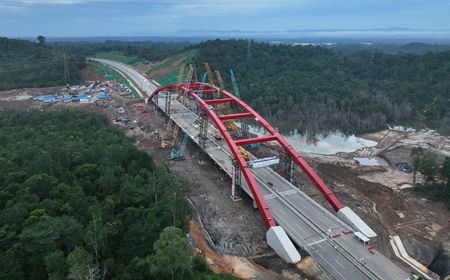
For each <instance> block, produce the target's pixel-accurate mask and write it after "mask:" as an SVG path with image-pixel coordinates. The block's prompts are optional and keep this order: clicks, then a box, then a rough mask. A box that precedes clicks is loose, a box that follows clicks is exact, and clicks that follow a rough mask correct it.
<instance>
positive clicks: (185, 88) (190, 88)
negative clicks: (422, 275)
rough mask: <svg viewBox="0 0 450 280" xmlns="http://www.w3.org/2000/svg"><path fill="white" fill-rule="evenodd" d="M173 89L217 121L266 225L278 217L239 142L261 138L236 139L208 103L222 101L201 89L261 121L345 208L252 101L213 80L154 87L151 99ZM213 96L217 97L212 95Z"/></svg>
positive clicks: (331, 198) (329, 198)
mask: <svg viewBox="0 0 450 280" xmlns="http://www.w3.org/2000/svg"><path fill="white" fill-rule="evenodd" d="M168 89H170V90H174V89H178V90H180V91H179V92H181V94H188V95H189V96H191V97H192V98H194V99H196V100H197V101H198V103H199V104H200V105H201V107H202V108H203V110H205V112H207V113H208V115H209V117H210V118H211V119H212V121H213V122H214V125H215V126H216V128H217V129H218V130H219V131H220V133H221V134H222V136H223V138H224V140H225V141H226V143H227V145H228V147H229V148H230V151H231V152H232V154H233V156H234V158H235V160H236V162H237V163H238V166H239V168H240V169H241V171H242V174H243V175H244V178H245V180H246V181H247V184H248V186H249V188H250V190H251V192H252V194H253V198H254V199H255V202H256V204H257V206H258V210H259V212H260V215H261V217H262V218H263V221H264V224H265V225H266V227H268V228H270V227H272V226H275V225H276V224H275V221H274V219H273V216H272V214H271V212H270V210H269V208H268V207H267V204H266V202H265V199H264V197H263V195H262V193H261V191H260V189H259V187H258V184H257V183H256V180H255V179H254V177H253V174H252V172H251V171H250V168H249V167H248V165H247V162H246V161H245V159H244V158H243V156H242V155H241V153H240V151H239V148H238V144H239V143H247V142H252V143H257V142H258V139H257V138H253V139H249V140H248V141H245V140H236V141H235V140H233V138H232V137H231V135H230V134H229V133H228V131H227V129H226V128H225V126H224V124H223V123H222V120H221V118H220V117H219V116H218V115H217V114H216V113H215V112H214V111H213V110H212V109H211V108H210V105H209V104H217V103H220V102H219V101H217V102H208V101H205V100H203V99H202V98H201V97H200V96H198V95H197V93H198V90H199V89H207V91H202V93H204V94H213V93H217V92H220V93H221V95H222V96H223V99H226V100H227V102H230V101H231V102H234V103H236V104H237V105H239V107H241V109H242V110H243V111H244V113H242V114H243V115H242V116H243V117H244V116H245V117H249V116H250V115H251V116H252V117H253V118H254V120H255V121H256V122H258V123H259V124H260V125H261V126H262V127H263V128H264V129H265V130H266V131H267V132H268V134H269V137H270V140H269V141H277V142H278V143H279V145H280V146H281V147H282V148H283V149H285V151H286V152H287V153H288V154H289V155H290V156H291V157H292V159H293V161H294V163H295V164H296V165H297V166H299V167H300V168H301V169H302V171H303V172H304V173H305V174H306V175H307V176H308V177H309V179H310V180H311V181H312V182H313V184H314V185H315V187H316V188H317V189H318V190H319V191H320V192H321V193H322V195H323V196H324V197H325V199H326V200H327V201H328V203H329V204H330V205H331V207H332V208H333V209H334V210H335V211H339V209H341V208H343V205H342V203H341V202H340V201H339V199H338V198H337V197H336V195H335V194H334V193H333V192H332V191H331V190H330V188H329V187H328V186H327V185H326V184H325V182H324V181H323V180H322V179H321V178H320V177H319V176H318V175H317V173H316V172H315V171H314V170H313V169H312V167H311V166H310V165H309V164H308V163H307V162H306V160H305V159H304V158H303V157H301V156H300V155H299V154H298V152H297V151H296V150H295V149H294V148H293V147H292V146H291V145H290V144H289V143H288V142H287V141H286V140H285V139H284V138H283V137H282V136H281V134H279V133H278V132H277V131H276V130H275V129H274V128H273V127H272V126H271V125H270V124H269V123H268V122H267V121H266V120H265V119H263V118H262V117H261V116H260V115H259V114H258V113H257V112H256V111H255V110H253V109H252V108H251V107H250V106H249V105H247V104H246V103H245V102H243V101H242V100H241V99H239V98H237V97H235V96H234V95H233V94H231V93H230V92H228V91H226V90H223V89H219V88H218V87H216V86H214V85H211V84H203V83H192V84H181V85H178V84H173V85H167V86H163V87H160V88H158V89H157V90H155V91H154V92H153V93H152V94H151V95H150V96H149V97H148V100H151V99H152V98H153V97H154V96H155V95H156V94H158V93H159V92H160V91H164V90H168ZM213 100H214V99H213ZM244 114H245V115H244ZM266 138H267V137H261V142H263V141H267V139H266Z"/></svg>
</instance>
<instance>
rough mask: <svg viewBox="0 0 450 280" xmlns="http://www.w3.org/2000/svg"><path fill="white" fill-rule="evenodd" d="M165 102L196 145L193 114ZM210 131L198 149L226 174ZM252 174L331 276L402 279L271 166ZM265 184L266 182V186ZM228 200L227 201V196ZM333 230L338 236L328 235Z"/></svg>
mask: <svg viewBox="0 0 450 280" xmlns="http://www.w3.org/2000/svg"><path fill="white" fill-rule="evenodd" d="M98 61H100V62H102V63H105V64H108V65H110V66H112V67H114V68H116V69H118V70H120V71H121V72H122V73H125V74H126V75H128V76H129V77H130V78H131V79H133V80H134V81H135V83H137V84H138V85H140V86H141V87H142V88H143V89H144V90H146V91H147V92H148V93H149V94H150V93H151V92H153V91H154V90H155V89H156V86H155V85H154V84H153V83H151V82H149V81H148V80H147V79H146V78H145V77H144V76H142V75H141V74H140V73H138V72H137V71H136V70H134V69H132V68H130V67H128V66H125V65H123V64H121V63H117V62H114V61H107V60H98ZM154 100H155V101H156V99H154ZM157 100H158V101H157V106H158V107H159V108H160V109H161V110H163V111H164V107H165V104H164V100H163V98H158V99H157ZM171 102H172V104H171V109H172V111H171V112H170V117H171V118H172V120H173V121H174V122H175V123H176V124H177V125H178V126H179V127H180V128H181V129H182V130H183V131H184V132H186V133H188V134H189V136H190V137H191V139H192V140H193V141H194V142H195V143H197V144H199V138H198V133H199V129H198V126H197V125H196V124H195V123H194V122H195V119H196V115H195V114H194V113H193V112H191V111H190V110H189V109H188V108H186V107H185V106H184V105H182V104H181V103H179V102H178V101H176V100H175V99H172V100H171ZM214 135H215V128H214V127H212V126H211V127H209V133H208V140H207V141H206V145H205V148H204V151H205V152H206V153H207V154H208V155H209V156H210V157H211V158H212V159H213V160H214V161H215V162H216V163H217V165H218V166H220V168H222V169H223V170H224V171H225V172H226V173H227V174H228V175H229V176H231V166H232V162H231V153H230V151H229V149H228V147H227V145H226V144H225V143H223V141H217V140H215V139H214V137H213V136H214ZM253 174H254V176H255V179H256V180H257V182H258V185H259V186H260V188H261V192H262V193H263V194H264V197H265V199H266V202H267V204H268V206H269V208H270V209H271V211H272V213H273V215H274V217H275V219H276V221H277V223H278V224H279V225H280V226H282V227H283V228H284V229H285V231H286V233H287V234H288V235H289V237H290V238H291V239H292V240H293V241H294V243H296V244H297V245H298V246H300V247H302V248H303V249H305V250H306V251H307V252H308V253H309V254H311V256H312V257H313V258H314V259H315V260H316V261H317V262H318V263H319V264H320V265H321V266H322V267H323V269H324V270H325V271H326V272H327V273H329V274H330V275H331V276H332V278H333V279H393V280H394V279H395V280H399V279H406V278H407V277H408V274H407V273H406V272H405V271H403V270H402V269H401V268H400V267H398V266H397V265H395V264H394V263H393V262H392V261H391V260H389V259H388V258H386V257H384V256H383V255H382V254H381V253H379V252H378V251H376V250H372V252H373V253H370V252H369V250H368V248H367V246H365V245H364V244H362V243H361V242H359V241H357V240H356V238H354V237H353V234H343V232H344V231H347V230H350V227H349V226H347V225H346V224H345V223H343V222H342V221H341V220H340V219H338V218H337V217H336V216H335V215H334V214H332V213H330V212H329V211H328V210H326V209H325V208H323V207H322V206H321V205H319V204H318V203H317V202H315V201H314V200H312V199H311V198H310V197H309V196H307V195H306V194H305V193H304V192H302V191H301V190H299V189H297V188H296V187H295V186H293V185H292V184H291V183H289V182H288V181H287V180H285V179H284V178H283V177H281V176H280V175H279V174H277V173H276V172H275V171H273V170H272V169H270V168H263V169H256V170H253ZM267 182H271V184H272V186H270V185H269V184H267ZM242 187H243V190H244V191H245V192H246V193H247V194H248V195H249V196H250V197H251V193H250V191H249V188H248V186H247V184H246V182H245V180H242ZM229 203H232V202H231V200H230V202H229ZM330 230H331V233H330ZM337 234H340V236H339V237H336V238H331V237H330V236H334V235H337Z"/></svg>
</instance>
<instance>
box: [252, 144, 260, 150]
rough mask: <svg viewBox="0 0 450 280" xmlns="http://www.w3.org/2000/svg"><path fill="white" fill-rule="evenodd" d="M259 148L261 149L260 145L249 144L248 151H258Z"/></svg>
mask: <svg viewBox="0 0 450 280" xmlns="http://www.w3.org/2000/svg"><path fill="white" fill-rule="evenodd" d="M260 148H261V144H260V143H253V144H250V149H252V150H259V149H260Z"/></svg>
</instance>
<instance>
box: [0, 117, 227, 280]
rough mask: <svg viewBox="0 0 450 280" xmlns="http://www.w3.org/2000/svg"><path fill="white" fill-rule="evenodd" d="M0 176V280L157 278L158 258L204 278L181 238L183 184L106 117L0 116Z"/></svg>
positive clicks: (192, 276) (191, 276)
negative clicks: (172, 235)
mask: <svg viewBox="0 0 450 280" xmlns="http://www.w3.org/2000/svg"><path fill="white" fill-rule="evenodd" d="M0 169H1V170H2V172H0V220H1V221H2V223H1V225H0V279H68V278H70V279H161V278H160V275H166V274H165V272H163V271H161V270H158V269H156V270H155V269H152V265H153V266H154V265H156V266H155V267H160V268H161V269H163V268H164V269H168V267H169V266H168V265H169V264H167V267H165V266H166V264H164V262H161V259H164V258H169V259H170V261H173V262H174V263H177V262H178V261H179V260H178V258H180V263H183V267H182V270H177V272H176V275H180V274H179V273H181V271H185V270H186V271H188V272H189V273H186V274H183V275H185V276H186V277H184V278H178V279H199V278H201V277H203V276H205V277H207V275H209V273H206V274H205V273H204V272H201V271H198V270H196V269H195V266H194V264H193V263H192V261H191V256H190V255H189V254H190V253H191V251H190V248H189V246H188V245H187V241H186V238H185V237H183V236H182V234H181V233H182V232H186V231H187V228H188V223H187V222H188V218H189V216H190V209H189V207H188V205H187V203H186V201H185V200H184V193H185V192H186V191H188V184H187V183H186V182H185V181H183V180H182V179H181V178H179V177H177V176H174V175H173V174H171V173H170V172H169V171H168V170H167V169H166V168H164V167H162V166H159V165H156V164H155V163H154V162H153V160H152V158H151V157H150V156H149V155H148V154H146V153H145V152H142V151H139V150H138V149H137V148H136V147H134V145H133V143H132V142H131V140H129V139H128V138H126V137H125V135H124V134H123V133H121V132H120V131H118V130H116V129H114V128H112V127H111V126H110V125H109V124H108V122H107V120H106V119H105V118H104V117H102V116H100V115H96V114H91V113H83V112H24V111H3V112H0ZM166 227H169V228H168V229H166V230H164V229H165V228H166ZM163 230H164V231H163ZM161 232H162V234H161V237H160V233H161ZM172 232H173V233H174V234H175V235H176V238H175V239H174V240H173V243H171V242H172V241H170V242H169V243H167V242H166V243H164V242H165V241H164V240H167V238H166V237H167V234H168V233H172ZM165 236H166V237H165ZM158 239H159V241H158V242H157V240H158ZM168 248H170V249H174V250H176V251H174V252H168V251H167V249H168ZM174 253H175V254H174ZM164 255H167V256H164ZM172 265H173V264H172ZM163 266H164V267H163ZM219 277H220V276H219Z"/></svg>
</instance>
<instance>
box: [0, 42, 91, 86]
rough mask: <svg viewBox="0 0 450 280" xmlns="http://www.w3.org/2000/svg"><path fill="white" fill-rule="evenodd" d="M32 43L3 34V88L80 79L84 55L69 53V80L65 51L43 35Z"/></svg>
mask: <svg viewBox="0 0 450 280" xmlns="http://www.w3.org/2000/svg"><path fill="white" fill-rule="evenodd" d="M37 40H38V42H37V43H33V42H30V41H26V40H16V39H8V38H2V37H0V61H1V63H0V90H7V89H14V88H24V87H49V86H59V85H65V84H67V83H79V82H80V81H81V74H80V70H81V69H83V68H84V67H85V60H84V57H80V56H71V55H67V56H66V62H67V68H68V71H69V74H70V80H69V79H66V78H65V76H64V60H65V59H64V54H63V53H62V52H60V51H58V50H56V49H54V48H52V47H51V46H49V45H48V44H47V43H46V41H45V38H44V37H43V36H39V37H38V38H37Z"/></svg>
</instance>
